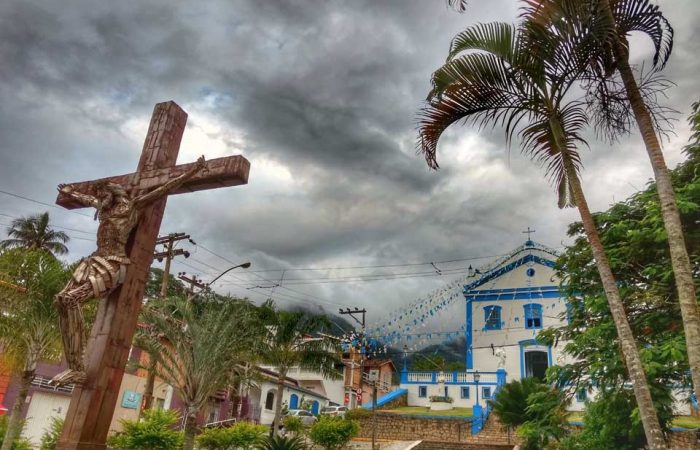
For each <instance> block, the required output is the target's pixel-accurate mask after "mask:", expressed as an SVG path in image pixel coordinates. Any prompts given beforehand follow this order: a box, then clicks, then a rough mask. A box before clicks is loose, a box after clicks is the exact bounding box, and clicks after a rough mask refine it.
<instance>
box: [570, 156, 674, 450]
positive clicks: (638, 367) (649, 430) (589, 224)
mask: <svg viewBox="0 0 700 450" xmlns="http://www.w3.org/2000/svg"><path fill="white" fill-rule="evenodd" d="M564 165H565V168H566V174H567V177H568V179H569V185H570V186H571V191H572V195H573V197H574V201H575V202H576V206H577V207H578V210H579V213H580V214H581V222H583V229H584V231H585V232H586V237H587V238H588V242H589V243H590V244H591V250H592V251H593V257H594V258H595V262H596V267H597V268H598V273H599V274H600V280H601V282H602V284H603V289H604V290H605V296H606V297H607V299H608V305H610V313H611V314H612V318H613V321H614V322H615V328H616V329H617V336H618V339H619V340H620V348H621V350H622V356H623V358H624V360H625V363H626V365H627V371H628V372H629V377H630V380H632V387H633V389H634V396H635V398H636V399H637V405H638V407H639V414H640V416H641V419H642V425H643V426H644V433H645V434H646V438H647V443H648V444H649V448H650V449H651V450H665V449H666V448H667V447H666V443H665V441H664V435H663V432H662V431H661V426H660V425H659V419H658V417H657V415H656V410H655V409H654V403H653V402H652V399H651V391H650V390H649V384H648V383H647V379H646V375H645V374H644V368H643V367H642V360H641V358H640V357H639V349H637V345H636V343H635V341H634V335H633V334H632V328H631V327H630V324H629V322H628V321H627V316H626V314H625V309H624V306H623V304H622V299H621V298H620V292H619V291H618V289H617V284H616V283H615V277H614V276H613V273H612V270H611V269H610V262H609V261H608V257H607V256H606V255H605V251H604V249H603V244H602V243H601V241H600V236H598V230H597V229H596V227H595V222H594V221H593V216H592V215H591V211H590V209H588V202H587V201H586V197H585V196H584V195H583V190H582V188H581V182H580V180H579V178H578V174H577V173H576V168H575V166H574V164H573V162H572V161H571V160H570V159H569V158H568V157H566V156H565V157H564Z"/></svg>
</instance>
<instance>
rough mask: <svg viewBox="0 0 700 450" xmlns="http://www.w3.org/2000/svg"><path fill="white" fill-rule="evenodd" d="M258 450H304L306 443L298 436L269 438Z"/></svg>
mask: <svg viewBox="0 0 700 450" xmlns="http://www.w3.org/2000/svg"><path fill="white" fill-rule="evenodd" d="M257 449H258V450H306V443H304V440H303V439H302V438H301V437H299V436H290V437H283V436H271V437H267V438H265V439H264V440H263V441H262V442H261V443H260V445H258V447H257Z"/></svg>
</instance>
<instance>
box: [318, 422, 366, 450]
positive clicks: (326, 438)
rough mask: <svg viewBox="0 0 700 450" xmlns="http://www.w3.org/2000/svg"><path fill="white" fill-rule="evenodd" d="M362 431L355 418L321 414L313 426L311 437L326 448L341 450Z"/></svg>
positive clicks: (326, 449)
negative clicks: (349, 418)
mask: <svg viewBox="0 0 700 450" xmlns="http://www.w3.org/2000/svg"><path fill="white" fill-rule="evenodd" d="M359 432H360V425H359V424H358V423H357V422H356V421H354V420H348V419H343V418H341V417H333V416H321V417H320V418H319V420H318V421H317V422H316V423H315V424H313V425H312V426H311V431H310V432H309V437H310V438H311V440H312V441H313V442H314V444H317V445H319V446H321V447H323V448H324V449H325V450H339V449H341V448H343V447H344V446H345V445H346V444H347V443H348V442H350V439H352V438H353V437H355V436H357V434H358V433H359Z"/></svg>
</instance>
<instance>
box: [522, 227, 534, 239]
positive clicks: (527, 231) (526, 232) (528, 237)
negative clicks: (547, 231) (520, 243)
mask: <svg viewBox="0 0 700 450" xmlns="http://www.w3.org/2000/svg"><path fill="white" fill-rule="evenodd" d="M534 232H535V230H531V229H530V227H527V230H525V231H523V234H527V240H528V241H530V240H531V239H530V235H531V234H532V233H534Z"/></svg>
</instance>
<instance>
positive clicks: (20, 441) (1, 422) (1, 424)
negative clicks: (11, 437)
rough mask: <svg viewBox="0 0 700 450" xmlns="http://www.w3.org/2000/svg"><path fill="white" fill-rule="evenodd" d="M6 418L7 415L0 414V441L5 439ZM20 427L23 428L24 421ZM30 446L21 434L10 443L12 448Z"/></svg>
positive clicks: (17, 449) (29, 448)
mask: <svg viewBox="0 0 700 450" xmlns="http://www.w3.org/2000/svg"><path fill="white" fill-rule="evenodd" d="M8 420H9V419H8V416H0V443H2V441H4V440H5V432H6V431H7V422H8ZM22 428H24V423H23V424H22ZM31 448H32V446H31V444H30V443H29V441H28V440H26V439H24V438H23V437H21V436H20V437H18V438H17V439H15V442H13V443H12V450H31Z"/></svg>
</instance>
